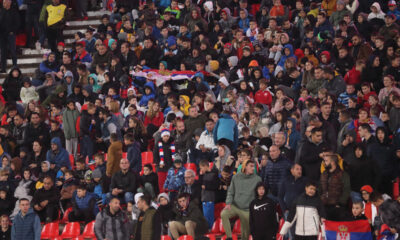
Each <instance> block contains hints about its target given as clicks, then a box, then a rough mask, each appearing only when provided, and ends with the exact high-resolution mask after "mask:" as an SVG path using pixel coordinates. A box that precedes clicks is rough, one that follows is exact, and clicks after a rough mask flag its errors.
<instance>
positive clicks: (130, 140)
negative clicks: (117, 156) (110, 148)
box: [124, 133, 142, 174]
mask: <svg viewBox="0 0 400 240" xmlns="http://www.w3.org/2000/svg"><path fill="white" fill-rule="evenodd" d="M124 143H125V146H126V152H127V158H128V161H129V163H130V165H131V169H132V171H133V172H135V173H137V174H139V173H140V171H142V154H141V152H140V144H139V143H138V142H136V141H135V137H134V136H133V134H132V133H127V134H125V135H124Z"/></svg>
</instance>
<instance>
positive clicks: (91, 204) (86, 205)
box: [72, 191, 99, 216]
mask: <svg viewBox="0 0 400 240" xmlns="http://www.w3.org/2000/svg"><path fill="white" fill-rule="evenodd" d="M87 209H93V215H94V216H96V215H97V213H99V207H98V206H97V204H96V195H95V194H94V193H91V192H88V191H87V192H86V195H85V196H84V197H82V198H80V197H78V195H77V194H76V192H74V194H73V196H72V210H73V211H74V212H75V213H77V212H78V211H83V210H87Z"/></svg>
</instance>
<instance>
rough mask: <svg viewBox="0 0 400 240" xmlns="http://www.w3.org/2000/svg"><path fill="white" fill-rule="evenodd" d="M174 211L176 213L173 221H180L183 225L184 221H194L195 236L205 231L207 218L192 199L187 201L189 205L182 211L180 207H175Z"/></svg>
mask: <svg viewBox="0 0 400 240" xmlns="http://www.w3.org/2000/svg"><path fill="white" fill-rule="evenodd" d="M174 213H175V214H176V216H175V221H177V222H180V223H182V224H183V225H185V222H186V221H193V222H195V223H196V230H195V234H196V236H201V235H204V234H206V233H207V231H208V223H207V220H206V219H205V218H204V215H203V213H202V212H201V210H200V209H199V207H198V206H197V204H196V203H194V202H193V201H191V202H190V203H189V206H188V207H187V208H186V210H184V211H182V210H181V209H180V208H177V207H175V208H174ZM196 239H197V238H196Z"/></svg>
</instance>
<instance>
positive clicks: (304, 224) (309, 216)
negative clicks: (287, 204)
mask: <svg viewBox="0 0 400 240" xmlns="http://www.w3.org/2000/svg"><path fill="white" fill-rule="evenodd" d="M325 217H326V214H325V209H324V206H323V204H322V201H321V199H320V198H319V196H318V195H314V196H312V197H310V196H308V195H307V194H305V193H303V194H301V195H300V196H299V197H298V198H297V199H296V201H295V202H294V203H293V205H292V206H291V208H290V210H289V215H288V217H287V220H286V222H285V224H284V225H283V226H282V229H281V234H285V233H286V232H287V231H288V230H289V228H290V227H291V225H292V224H293V223H294V221H295V220H296V219H297V221H296V230H295V233H296V235H299V236H317V235H318V234H319V231H320V222H321V220H320V219H321V218H325Z"/></svg>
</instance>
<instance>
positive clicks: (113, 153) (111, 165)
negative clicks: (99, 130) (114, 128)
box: [106, 134, 122, 178]
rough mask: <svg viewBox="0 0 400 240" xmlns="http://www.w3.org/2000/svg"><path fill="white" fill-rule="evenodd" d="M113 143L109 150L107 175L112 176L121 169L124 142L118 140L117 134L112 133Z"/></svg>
mask: <svg viewBox="0 0 400 240" xmlns="http://www.w3.org/2000/svg"><path fill="white" fill-rule="evenodd" d="M110 140H111V144H110V147H108V150H107V158H108V160H107V166H106V175H107V177H109V178H111V177H112V176H113V175H114V174H115V173H116V172H118V171H119V170H120V161H121V158H122V142H121V141H118V138H117V135H116V134H112V137H111V138H110Z"/></svg>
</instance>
